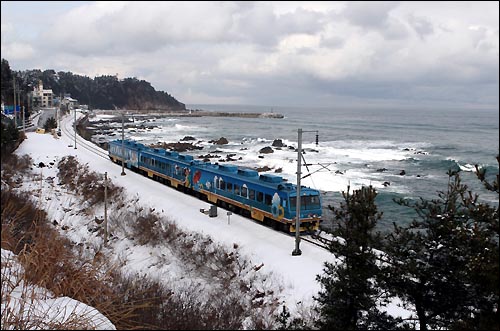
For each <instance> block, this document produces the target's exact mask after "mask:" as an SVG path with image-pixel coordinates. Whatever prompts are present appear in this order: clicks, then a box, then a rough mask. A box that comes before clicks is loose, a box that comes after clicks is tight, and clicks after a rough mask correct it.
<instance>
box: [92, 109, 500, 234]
mask: <svg viewBox="0 0 500 331" xmlns="http://www.w3.org/2000/svg"><path fill="white" fill-rule="evenodd" d="M186 108H188V109H193V110H195V109H203V110H210V111H219V112H244V113H274V114H282V115H283V118H266V117H264V118H245V117H207V116H204V117H162V118H153V119H151V118H148V119H145V120H143V123H142V124H143V126H142V130H138V129H137V121H141V119H140V118H139V117H137V118H135V119H134V122H135V124H136V127H134V128H128V129H126V130H125V138H126V139H134V140H137V141H140V142H142V143H144V144H150V143H158V142H178V141H180V140H181V139H182V138H184V137H186V136H190V137H193V138H194V139H195V140H194V141H193V143H194V144H196V145H197V146H202V147H203V149H201V150H196V151H189V152H186V153H188V154H192V155H194V156H195V157H200V156H202V155H206V154H211V155H217V156H220V158H212V159H211V162H213V163H214V162H222V161H221V160H223V159H225V158H226V157H227V155H230V157H231V160H234V161H230V163H232V164H236V165H238V166H241V167H247V168H254V169H255V168H259V167H260V168H262V167H268V168H269V169H270V170H269V171H268V173H274V174H276V175H279V176H282V177H283V178H285V179H286V180H288V181H289V182H291V183H294V184H296V183H297V156H298V155H297V152H296V150H295V148H296V147H297V144H298V130H299V129H301V130H302V149H303V151H304V154H303V160H302V164H303V166H302V168H301V178H302V179H301V184H302V185H304V186H308V187H312V188H316V189H318V190H320V191H321V192H322V205H323V219H324V222H323V226H324V227H326V228H328V227H331V226H334V224H335V221H334V219H333V213H332V212H331V210H330V208H329V206H333V207H334V208H337V207H339V205H340V202H341V201H342V200H343V198H342V192H347V191H348V190H349V192H352V191H353V190H355V189H359V188H360V187H362V186H368V185H371V186H373V187H374V188H375V189H376V190H377V197H376V200H375V202H376V204H377V209H378V211H379V212H381V213H382V218H381V219H380V220H379V222H378V225H377V228H378V229H379V230H381V231H391V230H392V228H393V223H396V224H398V225H400V226H404V225H407V224H409V223H410V222H411V221H412V220H413V219H414V218H417V217H418V216H417V214H416V213H415V211H414V210H413V209H412V208H409V207H404V206H401V205H399V204H397V203H396V202H395V200H398V199H405V200H409V201H414V202H415V201H419V200H420V199H421V198H422V199H427V200H432V199H437V198H438V193H439V192H440V191H446V190H447V185H448V180H449V177H448V175H447V171H448V170H454V171H459V172H460V176H461V179H462V182H463V183H464V184H466V185H467V186H468V187H469V189H470V190H471V191H472V192H473V193H477V194H479V199H480V200H482V201H484V202H487V203H490V204H493V205H498V201H499V197H498V194H497V193H494V192H490V191H488V190H486V189H485V188H484V186H483V184H482V183H481V182H480V181H479V180H478V179H477V177H476V175H475V165H476V164H477V165H478V166H479V167H481V168H484V169H486V173H487V178H489V179H490V181H492V180H493V179H494V178H495V176H496V175H497V174H498V172H499V167H498V162H497V159H496V157H497V155H498V154H499V111H498V110H485V109H474V110H470V109H469V110H464V109H429V108H425V109H412V110H409V109H383V108H380V109H337V108H333V107H332V108H315V107H279V106H248V105H201V104H193V105H186ZM103 118H104V116H103V117H101V118H100V117H99V116H97V117H96V118H94V119H93V120H94V121H95V120H102V119H103ZM221 137H224V138H226V139H227V140H228V142H229V143H228V144H225V145H214V144H213V142H210V141H214V140H217V139H219V138H221ZM316 138H317V139H316ZM276 139H281V141H282V142H283V144H284V145H285V146H284V147H281V148H276V147H273V153H270V154H262V153H260V152H259V151H260V150H261V149H262V148H264V147H268V146H272V144H273V142H274V141H275V140H276Z"/></svg>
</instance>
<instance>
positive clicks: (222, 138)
mask: <svg viewBox="0 0 500 331" xmlns="http://www.w3.org/2000/svg"><path fill="white" fill-rule="evenodd" d="M209 143H211V144H216V145H226V144H229V141H227V139H226V138H224V137H220V138H219V139H218V140H210V141H209Z"/></svg>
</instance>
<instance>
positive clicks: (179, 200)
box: [16, 116, 409, 317]
mask: <svg viewBox="0 0 500 331" xmlns="http://www.w3.org/2000/svg"><path fill="white" fill-rule="evenodd" d="M71 121H72V116H67V117H66V118H64V119H63V120H62V126H63V134H62V136H61V137H54V136H52V135H50V134H45V135H44V134H36V133H27V139H26V140H25V141H24V142H23V143H22V144H21V146H20V147H19V148H18V150H17V151H16V153H17V154H18V155H24V154H28V155H30V156H31V157H32V159H33V161H34V164H35V165H38V164H39V163H40V162H43V163H44V165H46V167H34V169H33V172H34V173H35V174H41V175H42V176H43V180H41V181H36V182H29V181H26V182H25V183H24V184H23V185H24V187H23V189H24V190H32V191H35V190H37V189H38V190H40V187H41V188H42V192H41V195H39V196H38V199H39V201H40V202H41V204H42V205H43V207H44V208H45V209H46V210H47V212H48V217H49V220H50V221H52V220H55V221H57V223H58V224H59V225H60V226H61V227H62V226H66V227H65V228H66V230H65V231H61V233H63V234H65V235H67V236H68V237H69V238H70V239H71V240H72V241H74V242H75V243H83V244H85V245H86V246H88V247H91V251H92V249H93V251H98V250H100V249H101V248H102V246H103V245H102V244H103V240H102V238H101V236H98V235H97V234H96V233H93V232H89V223H91V222H92V221H93V220H94V217H97V218H102V217H103V210H102V209H101V210H96V211H95V212H96V215H94V216H88V215H83V214H82V213H78V212H77V209H78V207H79V206H77V205H75V204H78V201H77V198H76V197H75V196H73V195H72V194H69V193H68V192H66V191H65V190H64V189H62V188H61V187H60V186H57V185H56V184H55V182H56V181H57V180H54V181H51V180H50V179H51V178H57V163H58V162H59V161H60V160H61V159H62V158H63V157H64V156H67V155H74V156H76V157H77V159H78V161H79V162H80V163H82V164H88V166H89V170H91V171H95V172H98V173H102V174H104V173H105V172H107V174H108V178H109V179H110V180H111V181H112V182H113V183H114V184H115V185H117V186H121V187H124V188H125V194H126V196H127V197H128V198H129V199H130V200H129V201H137V203H138V204H140V205H141V206H142V208H149V209H150V210H154V211H155V212H156V213H158V214H159V215H161V216H164V217H167V218H168V219H171V220H173V221H175V222H176V224H177V225H178V226H179V227H182V228H183V229H185V230H186V231H192V232H197V233H201V234H203V235H206V236H210V237H211V238H212V239H213V241H214V242H215V243H216V244H218V245H226V246H227V247H235V246H237V247H238V248H239V252H240V254H241V255H242V258H244V259H246V260H248V261H250V262H251V265H252V266H261V265H262V267H261V268H260V269H258V270H259V271H258V276H259V277H258V278H255V282H256V284H255V286H257V287H259V286H260V287H262V289H269V288H274V289H275V290H276V291H275V296H278V297H279V300H280V303H285V304H286V305H287V307H288V308H289V309H290V311H291V312H292V313H294V312H296V311H297V310H303V309H304V308H305V309H307V308H308V307H310V305H311V304H313V302H314V300H313V295H316V294H317V293H318V291H319V290H320V286H319V283H318V282H317V281H316V280H315V278H316V275H318V274H321V273H322V270H323V263H324V262H325V261H330V262H335V261H336V257H335V256H334V255H333V254H331V253H330V252H328V251H326V250H324V249H322V248H319V247H317V246H314V245H312V244H309V243H307V242H305V241H301V243H300V249H301V250H302V255H301V256H292V251H293V250H294V247H295V237H294V236H289V235H286V234H283V233H280V232H276V231H273V230H272V229H270V228H267V227H264V226H262V225H261V224H257V223H256V222H254V221H252V220H250V219H247V218H244V217H242V216H239V215H236V214H233V215H231V216H230V218H229V219H228V216H227V214H226V211H225V210H222V209H221V208H218V216H217V217H208V216H207V215H206V214H204V213H201V212H200V209H208V208H209V207H210V205H209V204H208V203H206V202H204V201H201V200H198V199H196V198H194V197H191V196H188V195H185V194H182V193H180V192H178V191H176V190H174V189H172V188H169V187H167V186H165V185H162V184H160V183H157V182H153V181H151V180H149V179H147V178H145V177H143V176H141V175H139V174H136V173H133V172H131V171H129V170H128V169H125V172H126V175H125V176H121V175H120V174H121V170H122V169H121V166H118V165H116V164H114V163H112V162H111V161H110V160H109V159H105V158H102V157H99V156H97V155H95V154H93V153H92V152H90V151H89V150H87V149H85V148H83V145H81V144H80V142H79V141H77V148H76V149H75V148H74V145H73V144H74V136H73V133H72V132H73V131H72V128H71V124H72V122H71ZM79 139H80V138H79V137H78V140H79ZM103 152H106V151H103ZM69 210H71V211H69ZM104 252H105V254H106V255H107V256H108V257H109V259H110V260H111V261H115V262H116V263H120V265H122V266H123V270H124V271H125V272H127V273H130V274H136V275H138V276H139V275H141V276H142V275H148V276H150V277H153V278H155V279H165V280H168V282H169V284H172V283H175V282H179V283H181V282H185V281H186V278H189V277H196V275H195V274H191V275H189V274H186V270H185V268H183V266H182V265H176V263H177V264H178V263H179V261H176V259H174V258H170V259H169V253H168V250H166V249H164V248H162V247H161V246H152V245H143V246H140V245H138V244H137V243H136V242H135V241H133V240H131V239H130V238H126V237H120V236H116V237H114V238H113V240H111V241H110V243H109V244H108V245H107V247H106V248H105V249H104ZM165 263H166V264H167V265H164V264H165ZM256 274H257V272H256ZM257 279H258V280H257ZM204 286H209V282H207V283H206V284H205V285H204ZM278 288H281V291H278ZM388 312H389V313H390V314H391V315H393V316H403V317H407V316H408V315H409V312H407V311H405V310H403V309H401V308H399V307H398V305H397V302H396V301H395V302H393V304H391V305H390V306H389V307H388Z"/></svg>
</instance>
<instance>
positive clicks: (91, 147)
mask: <svg viewBox="0 0 500 331" xmlns="http://www.w3.org/2000/svg"><path fill="white" fill-rule="evenodd" d="M62 122H63V123H62V125H61V132H62V133H63V134H64V135H66V136H67V137H68V138H69V137H72V138H74V137H75V130H74V129H73V124H72V123H73V121H71V119H70V118H69V116H66V117H65V118H64V119H63V121H62ZM73 144H75V140H74V139H73ZM76 147H77V148H79V147H80V148H85V149H86V150H88V151H90V152H92V153H94V154H96V155H97V156H99V157H102V158H104V159H109V156H108V152H107V151H105V150H103V149H101V148H100V147H98V146H96V145H95V144H93V143H91V142H89V141H88V140H85V139H84V138H82V137H81V136H80V135H78V134H77V135H76Z"/></svg>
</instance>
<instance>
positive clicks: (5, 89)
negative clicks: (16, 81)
mask: <svg viewBox="0 0 500 331" xmlns="http://www.w3.org/2000/svg"><path fill="white" fill-rule="evenodd" d="M1 77H2V89H1V93H2V101H3V102H5V103H6V104H9V105H12V104H13V102H12V100H13V98H14V92H13V86H12V70H10V65H9V61H7V60H5V59H2V62H1Z"/></svg>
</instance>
